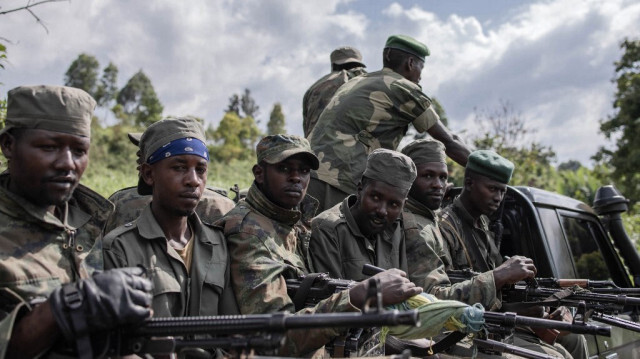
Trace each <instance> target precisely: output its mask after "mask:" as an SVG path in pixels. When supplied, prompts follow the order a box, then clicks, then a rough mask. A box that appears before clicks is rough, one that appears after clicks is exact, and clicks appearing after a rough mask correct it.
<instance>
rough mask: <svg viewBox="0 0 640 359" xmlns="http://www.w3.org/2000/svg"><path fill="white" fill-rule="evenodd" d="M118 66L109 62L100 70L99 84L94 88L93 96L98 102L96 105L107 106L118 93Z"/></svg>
mask: <svg viewBox="0 0 640 359" xmlns="http://www.w3.org/2000/svg"><path fill="white" fill-rule="evenodd" d="M117 81H118V67H117V66H116V65H114V64H113V62H109V65H107V67H105V68H104V70H102V77H101V78H100V84H99V85H98V88H97V89H96V92H95V95H94V98H95V100H96V102H98V106H101V107H109V105H110V104H111V102H112V101H113V100H115V99H116V95H117V94H118V87H117V86H118V85H117Z"/></svg>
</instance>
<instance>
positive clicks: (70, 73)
mask: <svg viewBox="0 0 640 359" xmlns="http://www.w3.org/2000/svg"><path fill="white" fill-rule="evenodd" d="M99 67H100V64H99V63H98V60H96V58H95V57H94V56H92V55H88V54H85V53H82V54H80V55H78V58H77V59H75V60H73V62H72V63H71V66H69V69H68V70H67V72H66V73H65V75H64V84H65V86H70V87H76V88H79V89H82V90H85V91H86V92H87V93H89V94H91V95H94V94H95V90H96V84H97V81H98V68H99Z"/></svg>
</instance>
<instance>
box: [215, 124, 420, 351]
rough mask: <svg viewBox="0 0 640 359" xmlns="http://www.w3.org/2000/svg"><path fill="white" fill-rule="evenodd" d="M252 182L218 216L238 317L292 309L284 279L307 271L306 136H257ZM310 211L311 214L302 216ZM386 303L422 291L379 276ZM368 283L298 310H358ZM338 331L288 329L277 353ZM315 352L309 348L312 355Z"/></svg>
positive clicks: (316, 343) (309, 162) (312, 165)
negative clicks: (303, 237) (230, 207)
mask: <svg viewBox="0 0 640 359" xmlns="http://www.w3.org/2000/svg"><path fill="white" fill-rule="evenodd" d="M256 155H257V158H258V163H257V164H256V165H254V166H253V169H252V171H253V176H254V183H253V184H252V186H251V187H250V188H249V192H248V193H247V197H246V198H244V199H242V200H241V201H240V202H239V203H238V204H237V205H236V207H235V208H234V209H233V210H231V212H229V213H227V215H225V217H224V218H223V222H224V231H225V236H226V238H227V241H228V244H229V251H230V254H231V278H232V280H233V283H234V290H235V294H236V297H237V298H242V300H241V301H239V303H238V305H239V307H240V311H241V313H242V314H250V313H274V312H281V311H285V310H288V311H291V312H293V311H294V304H293V302H292V300H291V298H290V297H289V296H288V295H287V287H286V283H285V280H286V279H287V278H298V277H299V276H301V275H303V274H305V273H308V272H309V268H308V267H307V265H306V264H305V261H306V258H305V257H306V254H305V253H306V250H305V248H304V247H305V246H304V243H303V241H302V240H301V234H302V235H304V233H305V232H307V229H306V228H305V227H304V225H303V223H302V220H303V218H305V217H307V218H309V216H310V215H312V214H313V208H314V207H313V206H309V205H305V204H304V201H303V200H304V199H306V200H307V201H312V202H313V201H314V200H313V199H312V198H310V197H308V196H305V195H306V191H307V185H308V183H309V173H310V171H311V169H317V168H318V158H317V157H316V156H315V154H314V153H313V152H312V151H311V148H310V147H309V142H307V140H306V139H304V138H301V137H298V136H292V135H275V136H267V137H265V138H263V139H262V140H261V141H260V142H259V143H258V145H257V147H256ZM303 211H304V212H306V211H311V214H304V213H303ZM377 278H379V279H380V281H381V287H382V290H383V293H382V296H383V302H384V303H385V304H391V303H399V302H401V301H403V300H405V299H407V298H409V297H411V296H413V295H416V294H419V293H421V292H422V289H421V288H419V287H416V286H415V285H414V284H413V283H411V282H410V281H409V280H408V279H407V278H405V277H404V276H403V275H402V273H401V272H400V271H398V270H390V271H385V272H384V273H381V274H378V275H377ZM367 287H368V281H365V282H361V283H358V284H356V285H355V286H353V287H352V288H350V289H348V290H345V291H342V292H339V293H336V294H334V295H332V296H331V297H329V298H328V299H325V300H323V301H321V302H320V303H318V305H316V306H315V307H313V308H306V309H303V310H301V311H300V313H314V312H315V313H323V312H343V311H358V310H359V308H361V307H362V305H363V303H364V300H365V293H366V290H367ZM341 334H343V331H340V330H337V329H332V328H327V329H310V330H290V331H288V332H287V336H286V338H285V342H284V346H283V347H282V348H281V350H280V354H282V355H285V356H301V355H305V356H307V355H313V354H316V355H318V354H320V353H318V352H315V351H317V350H318V349H321V348H322V346H323V345H325V344H326V343H328V342H329V341H330V340H331V339H333V338H334V337H336V336H338V335H341ZM314 352H315V353H314Z"/></svg>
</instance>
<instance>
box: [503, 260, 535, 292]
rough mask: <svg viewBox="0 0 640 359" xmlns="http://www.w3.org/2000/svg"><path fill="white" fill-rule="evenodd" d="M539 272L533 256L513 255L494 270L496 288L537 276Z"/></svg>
mask: <svg viewBox="0 0 640 359" xmlns="http://www.w3.org/2000/svg"><path fill="white" fill-rule="evenodd" d="M537 272H538V270H537V269H536V266H535V265H534V264H533V260H531V258H527V257H523V256H513V257H511V258H509V259H508V260H507V261H506V262H504V263H502V264H501V265H500V266H499V267H498V268H496V269H494V270H493V278H494V281H495V284H496V289H500V288H502V287H504V286H505V285H509V284H514V283H516V282H519V281H521V280H524V279H527V278H535V276H536V273H537Z"/></svg>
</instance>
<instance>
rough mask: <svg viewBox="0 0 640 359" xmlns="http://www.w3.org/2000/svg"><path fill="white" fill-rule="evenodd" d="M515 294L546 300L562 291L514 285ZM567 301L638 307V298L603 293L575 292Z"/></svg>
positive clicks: (639, 303)
mask: <svg viewBox="0 0 640 359" xmlns="http://www.w3.org/2000/svg"><path fill="white" fill-rule="evenodd" d="M512 290H514V291H516V292H523V293H526V295H527V296H531V297H538V298H548V297H550V296H552V295H554V294H556V293H558V292H559V291H561V290H562V289H554V288H541V287H537V288H534V287H528V286H524V285H515V286H514V287H513V289H512ZM567 299H577V300H584V301H587V302H600V303H612V304H617V305H622V306H627V305H631V306H639V305H640V298H636V297H627V296H626V295H624V294H617V295H615V294H603V293H593V292H589V291H585V292H576V293H573V294H571V295H570V296H568V297H567Z"/></svg>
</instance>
